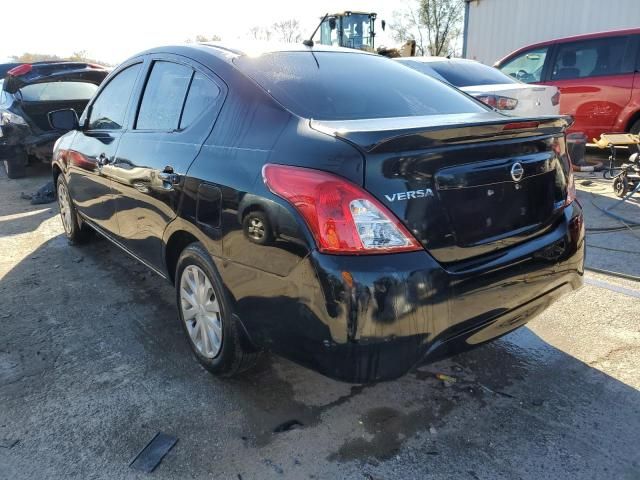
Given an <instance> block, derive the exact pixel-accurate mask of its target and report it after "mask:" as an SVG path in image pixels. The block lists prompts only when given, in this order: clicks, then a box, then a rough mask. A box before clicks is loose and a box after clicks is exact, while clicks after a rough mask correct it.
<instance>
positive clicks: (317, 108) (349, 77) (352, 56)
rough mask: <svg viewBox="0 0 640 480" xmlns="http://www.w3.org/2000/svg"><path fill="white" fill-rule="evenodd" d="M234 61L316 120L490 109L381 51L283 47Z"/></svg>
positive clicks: (301, 113) (284, 102)
mask: <svg viewBox="0 0 640 480" xmlns="http://www.w3.org/2000/svg"><path fill="white" fill-rule="evenodd" d="M234 63H235V65H236V66H237V67H238V68H239V69H240V70H241V71H242V72H243V73H245V74H246V75H248V76H249V77H251V78H253V79H254V80H255V81H256V82H257V83H258V84H259V85H260V86H261V87H262V88H263V89H264V90H266V91H267V92H268V93H269V94H271V95H272V96H273V97H274V98H275V99H276V100H278V101H279V102H280V103H281V104H282V105H284V106H285V107H286V108H287V109H289V110H290V111H291V112H293V113H295V114H296V115H299V116H301V117H304V118H312V119H314V120H357V119H369V118H385V117H409V116H420V115H437V114H454V113H476V112H478V113H479V112H485V111H487V109H486V108H485V107H483V106H482V105H481V104H480V103H479V102H476V101H475V100H472V99H470V98H468V97H467V96H466V95H464V94H463V93H461V92H460V91H458V90H457V89H455V88H453V87H450V86H448V85H446V84H444V83H442V82H440V81H438V80H435V79H433V78H431V77H428V76H427V75H423V74H422V73H419V72H416V71H415V70H412V69H411V68H406V67H404V66H402V65H401V64H400V62H393V61H390V60H389V59H387V58H384V57H380V56H378V55H367V54H361V53H342V52H315V53H312V52H310V51H309V52H279V53H270V54H265V55H261V56H259V57H248V56H243V57H238V58H236V59H235V60H234Z"/></svg>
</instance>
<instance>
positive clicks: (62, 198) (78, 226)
mask: <svg viewBox="0 0 640 480" xmlns="http://www.w3.org/2000/svg"><path fill="white" fill-rule="evenodd" d="M56 195H57V198H58V207H59V208H60V219H61V220H62V226H63V227H64V233H65V236H66V237H67V240H69V243H71V244H82V243H86V242H87V241H88V240H89V238H91V234H92V233H93V232H91V230H90V229H89V227H87V226H86V225H85V224H83V223H82V220H80V217H79V216H78V212H77V211H76V207H75V205H74V204H73V201H72V200H71V195H70V194H69V188H68V187H67V182H65V180H64V177H63V176H62V175H58V180H57V183H56Z"/></svg>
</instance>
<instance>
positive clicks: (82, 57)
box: [11, 50, 110, 67]
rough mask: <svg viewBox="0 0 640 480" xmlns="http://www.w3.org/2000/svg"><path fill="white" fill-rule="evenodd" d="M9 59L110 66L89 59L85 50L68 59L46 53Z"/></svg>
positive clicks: (29, 61)
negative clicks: (65, 61) (67, 61)
mask: <svg viewBox="0 0 640 480" xmlns="http://www.w3.org/2000/svg"><path fill="white" fill-rule="evenodd" d="M11 58H12V59H13V60H14V61H15V62H18V63H33V62H43V61H62V60H70V61H72V62H86V63H95V64H98V65H104V66H106V67H109V66H110V65H109V64H108V63H107V62H103V61H101V60H96V59H94V58H91V57H89V56H88V52H87V51H86V50H79V51H77V52H73V53H72V54H71V55H70V56H68V57H60V56H58V55H51V54H48V53H30V52H26V53H23V54H22V55H13V56H12V57H11Z"/></svg>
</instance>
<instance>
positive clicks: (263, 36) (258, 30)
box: [248, 25, 273, 41]
mask: <svg viewBox="0 0 640 480" xmlns="http://www.w3.org/2000/svg"><path fill="white" fill-rule="evenodd" d="M248 35H249V37H250V38H252V39H253V40H266V41H269V40H271V37H272V36H273V33H272V32H271V30H269V28H267V27H260V26H258V25H256V26H253V27H251V28H250V29H249V33H248Z"/></svg>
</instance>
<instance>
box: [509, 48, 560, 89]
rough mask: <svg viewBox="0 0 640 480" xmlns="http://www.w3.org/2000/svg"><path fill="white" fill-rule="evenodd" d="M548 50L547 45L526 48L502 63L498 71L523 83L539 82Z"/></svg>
mask: <svg viewBox="0 0 640 480" xmlns="http://www.w3.org/2000/svg"><path fill="white" fill-rule="evenodd" d="M548 51H549V49H548V48H547V47H542V48H536V49H534V50H528V51H526V52H524V53H521V54H520V55H518V56H517V57H515V58H513V59H511V60H509V61H508V62H507V63H505V64H504V65H502V66H501V67H500V71H501V72H502V73H505V74H507V75H510V76H512V77H513V78H516V79H518V80H520V81H522V82H525V83H534V82H539V81H541V78H542V67H544V61H545V59H546V58H547V53H548Z"/></svg>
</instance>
